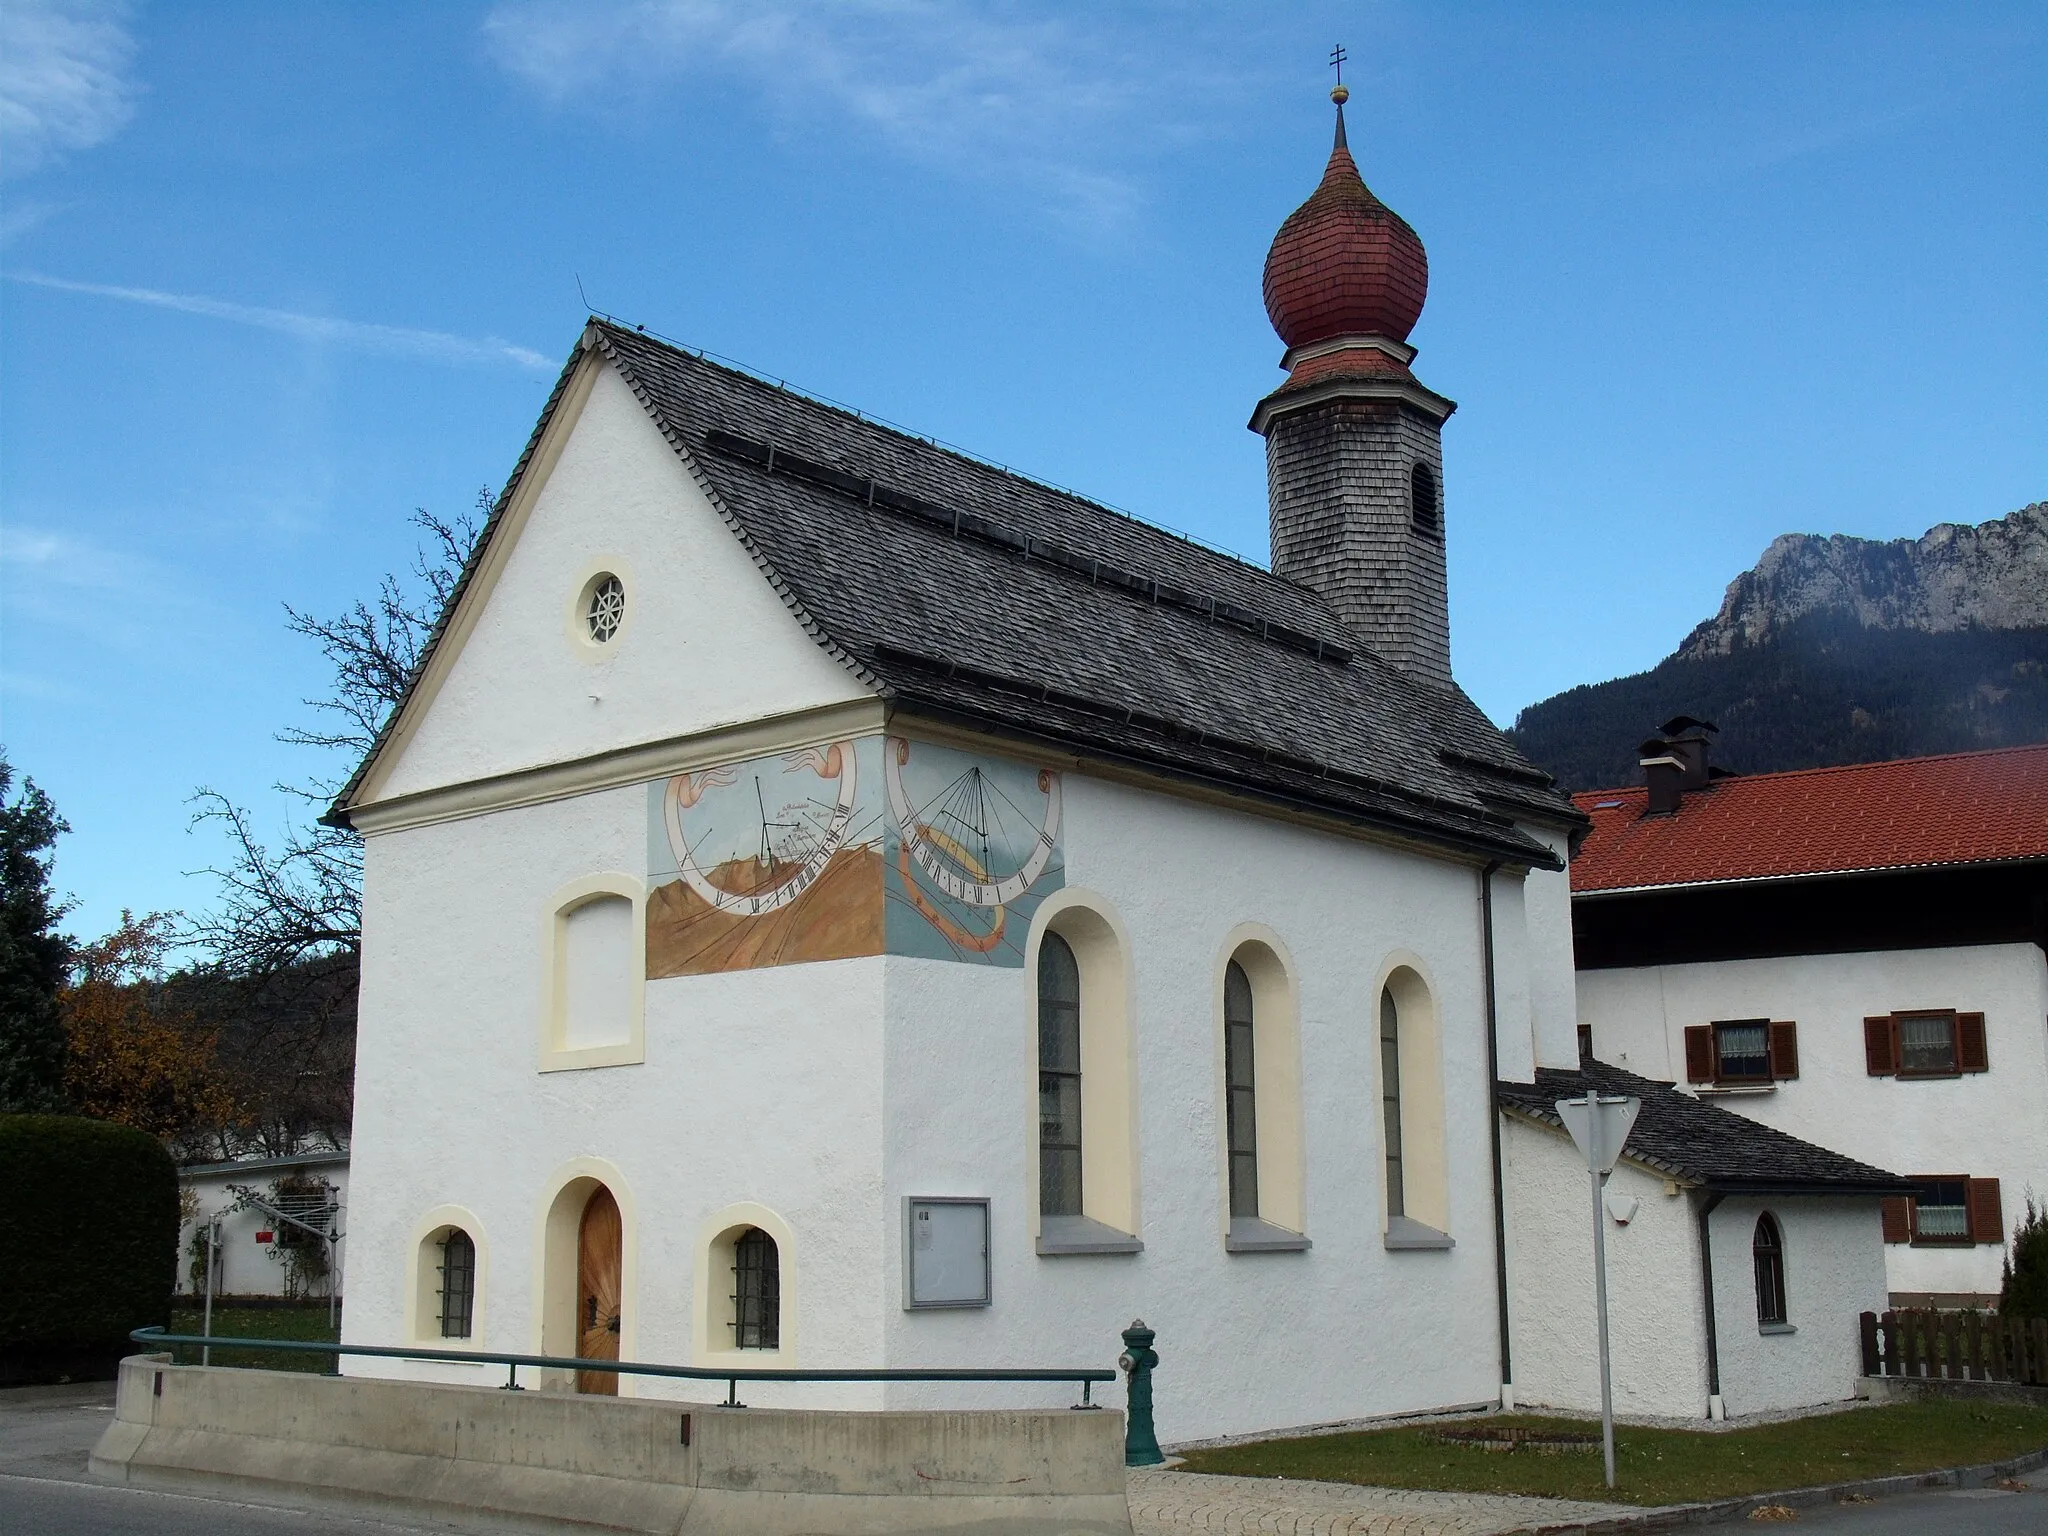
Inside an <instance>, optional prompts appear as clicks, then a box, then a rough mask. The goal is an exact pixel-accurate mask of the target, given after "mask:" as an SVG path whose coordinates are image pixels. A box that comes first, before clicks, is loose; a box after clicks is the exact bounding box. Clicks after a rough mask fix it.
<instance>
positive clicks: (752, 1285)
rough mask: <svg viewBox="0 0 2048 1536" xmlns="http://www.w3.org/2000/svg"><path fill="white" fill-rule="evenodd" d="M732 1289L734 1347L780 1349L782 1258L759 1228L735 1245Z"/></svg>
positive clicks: (744, 1233)
mask: <svg viewBox="0 0 2048 1536" xmlns="http://www.w3.org/2000/svg"><path fill="white" fill-rule="evenodd" d="M732 1289H733V1294H732V1336H733V1348H735V1349H779V1348H781V1346H782V1258H781V1254H780V1253H779V1252H778V1250H777V1249H776V1246H775V1239H774V1238H772V1237H770V1236H769V1235H768V1234H767V1233H766V1232H763V1231H762V1230H761V1229H760V1228H759V1227H749V1228H747V1230H746V1231H744V1232H742V1233H741V1234H740V1236H739V1240H738V1241H737V1242H735V1243H734V1244H733V1245H732Z"/></svg>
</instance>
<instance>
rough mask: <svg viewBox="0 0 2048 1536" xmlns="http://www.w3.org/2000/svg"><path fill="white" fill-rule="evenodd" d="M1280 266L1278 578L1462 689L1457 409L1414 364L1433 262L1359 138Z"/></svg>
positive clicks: (1297, 220)
mask: <svg viewBox="0 0 2048 1536" xmlns="http://www.w3.org/2000/svg"><path fill="white" fill-rule="evenodd" d="M1349 96H1350V92H1348V91H1347V90H1346V89H1345V88H1344V87H1343V86H1342V85H1339V86H1338V87H1337V88H1336V89H1335V90H1333V91H1332V92H1331V93H1330V99H1331V100H1332V101H1334V102H1335V103H1336V104H1337V139H1336V144H1335V145H1334V147H1332V149H1331V150H1330V161H1329V164H1328V165H1327V166H1325V167H1324V169H1323V179H1322V183H1321V185H1319V186H1318V187H1317V188H1316V189H1315V191H1314V193H1312V194H1311V195H1310V197H1309V200H1308V201H1307V202H1305V203H1303V204H1302V205H1301V206H1300V207H1299V208H1297V209H1295V210H1294V212H1293V213H1291V214H1289V215H1288V216H1287V221H1286V222H1285V223H1284V224H1282V225H1281V226H1280V232H1279V234H1277V235H1276V236H1274V238H1273V248H1272V250H1271V251H1269V252H1268V253H1267V255H1266V277H1265V292H1266V313H1267V315H1268V316H1269V317H1270V318H1271V319H1272V322H1273V329H1274V330H1275V331H1277V332H1279V335H1280V339H1281V341H1282V342H1284V343H1285V344H1286V346H1287V352H1286V355H1285V356H1284V357H1282V358H1281V360H1280V366H1281V367H1283V368H1285V369H1286V370H1287V381H1286V382H1285V383H1284V384H1282V385H1281V386H1280V387H1279V388H1278V389H1276V390H1274V391H1273V393H1272V394H1270V395H1268V396H1266V398H1265V399H1263V400H1261V401H1260V402H1259V407H1258V410H1257V411H1255V412H1254V413H1253V415H1252V420H1251V427H1252V430H1253V431H1254V432H1257V433H1260V434H1261V435H1262V436H1264V438H1265V439H1266V486H1267V501H1268V504H1269V507H1270V510H1271V515H1272V540H1273V542H1272V551H1273V571H1274V573H1275V574H1276V575H1279V576H1284V577H1286V578H1287V579H1288V580H1290V581H1296V582H1300V583H1301V584H1302V585H1303V586H1307V587H1311V588H1313V589H1314V590H1315V591H1317V592H1319V593H1320V594H1321V595H1322V596H1323V597H1324V599H1325V600H1327V601H1328V602H1329V603H1330V605H1331V606H1332V607H1333V608H1334V609H1335V610H1336V612H1337V615H1338V617H1339V618H1341V619H1342V620H1343V621H1344V622H1345V623H1346V624H1347V625H1349V626H1350V627H1351V628H1352V629H1353V630H1354V631H1355V632H1356V633H1357V634H1358V637H1359V639H1360V640H1361V641H1362V642H1364V644H1366V645H1367V646H1369V647H1371V649H1372V650H1374V651H1375V652H1377V653H1378V654H1379V655H1381V656H1382V657H1384V658H1385V659H1386V660H1388V661H1390V662H1392V663H1393V664H1394V665H1395V666H1397V667H1400V668H1401V669H1402V670H1403V671H1405V672H1407V673H1409V674H1410V675H1411V676H1413V677H1415V678H1417V679H1418V680H1420V681H1423V682H1426V683H1430V684H1432V685H1434V686H1436V687H1440V688H1448V687H1450V686H1451V634H1450V605H1449V600H1448V596H1447V593H1446V591H1445V584H1444V520H1443V446H1442V443H1441V441H1440V433H1441V430H1442V427H1443V424H1444V421H1445V420H1446V418H1448V417H1449V416H1450V414H1451V412H1452V411H1454V410H1456V409H1457V406H1456V404H1455V402H1453V401H1450V400H1447V399H1445V398H1444V397H1443V396H1442V395H1439V394H1437V393H1436V392H1435V391H1433V390H1430V389H1426V388H1424V387H1423V385H1422V384H1421V383H1419V382H1418V381H1417V380H1416V378H1415V375H1414V374H1412V373H1410V372H1409V371H1408V365H1409V364H1410V363H1411V362H1413V361H1414V359H1415V349H1414V348H1413V347H1411V346H1409V345H1408V333H1409V331H1411V330H1412V329H1414V326H1415V322H1416V320H1417V319H1419V318H1420V317H1421V314H1422V303H1423V299H1424V298H1425V297H1426V296H1427V295H1428V292H1429V259H1428V257H1427V256H1426V255H1424V253H1423V249H1422V241H1421V240H1420V239H1418V238H1417V237H1416V234H1415V231H1414V230H1412V229H1410V228H1409V227H1408V224H1407V222H1406V221H1405V220H1404V219H1402V217H1401V216H1400V215H1399V214H1397V213H1395V212H1394V211H1393V210H1392V209H1391V208H1389V207H1387V205H1386V204H1385V203H1383V202H1381V201H1380V200H1379V199H1378V198H1377V197H1374V196H1373V194H1372V192H1371V190H1370V189H1369V188H1368V187H1367V186H1366V184H1365V182H1364V181H1363V180H1362V179H1361V178H1360V176H1359V174H1358V166H1357V164H1356V163H1355V162H1354V161H1353V160H1352V158H1351V150H1350V148H1349V146H1348V145H1347V143H1346V141H1345V136H1344V103H1345V101H1346V100H1347V99H1348V98H1349Z"/></svg>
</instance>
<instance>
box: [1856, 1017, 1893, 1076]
mask: <svg viewBox="0 0 2048 1536" xmlns="http://www.w3.org/2000/svg"><path fill="white" fill-rule="evenodd" d="M1863 1069H1864V1070H1865V1071H1866V1072H1868V1073H1869V1074H1870V1075H1871V1076H1872V1077H1889V1076H1890V1075H1891V1074H1892V1073H1894V1072H1896V1071H1898V1070H1899V1056H1898V1052H1896V1051H1894V1050H1893V1049H1892V1016H1891V1015H1890V1014H1888V1013H1887V1014H1884V1015H1882V1016H1880V1017H1878V1018H1874V1019H1865V1020H1864V1021H1863Z"/></svg>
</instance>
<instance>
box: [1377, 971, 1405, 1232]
mask: <svg viewBox="0 0 2048 1536" xmlns="http://www.w3.org/2000/svg"><path fill="white" fill-rule="evenodd" d="M1380 1113H1381V1116H1382V1118H1383V1120H1384V1122H1385V1129H1386V1143H1387V1219H1388V1220H1389V1221H1391V1220H1393V1218H1394V1217H1396V1216H1405V1215H1407V1214H1408V1198H1407V1180H1406V1179H1405V1178H1404V1177H1403V1174H1402V1169H1401V1010H1400V1007H1399V1005H1398V1004H1396V1003H1395V1001H1394V989H1393V988H1392V987H1388V988H1387V989H1386V990H1385V991H1383V992H1381V993H1380Z"/></svg>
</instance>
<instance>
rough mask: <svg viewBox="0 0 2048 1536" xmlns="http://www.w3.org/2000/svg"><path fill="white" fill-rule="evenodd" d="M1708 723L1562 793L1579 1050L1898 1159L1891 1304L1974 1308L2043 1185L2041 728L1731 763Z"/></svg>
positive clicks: (2045, 1027) (2045, 932) (2047, 807)
mask: <svg viewBox="0 0 2048 1536" xmlns="http://www.w3.org/2000/svg"><path fill="white" fill-rule="evenodd" d="M1714 734H1715V730H1714V727H1713V726H1711V725H1709V724H1707V723H1705V722H1702V721H1697V720H1691V719H1687V718H1681V719H1678V720H1673V721H1670V722H1668V723H1667V724H1666V726H1665V727H1664V729H1663V732H1662V734H1661V735H1659V736H1658V737H1656V738H1653V739H1652V740H1651V741H1650V742H1649V743H1646V745H1645V748H1644V752H1643V763H1644V770H1645V776H1646V782H1645V783H1643V784H1640V785H1635V786H1631V787H1628V788H1623V789H1615V790H1600V791H1595V792H1590V793H1586V794H1581V795H1578V796H1575V797H1574V798H1575V800H1576V803H1577V804H1578V806H1579V808H1580V809H1581V810H1583V811H1584V812H1585V813H1586V814H1587V815H1588V816H1589V817H1590V818H1591V819H1592V823H1593V830H1592V832H1591V834H1590V835H1589V836H1588V837H1587V839H1586V842H1585V845H1584V846H1583V847H1582V848H1581V849H1580V850H1579V852H1578V855H1577V857H1576V858H1575V859H1574V860H1573V863H1572V868H1571V881H1572V926H1573V931H1574V938H1575V947H1576V953H1577V960H1578V998H1579V1020H1580V1024H1581V1028H1582V1029H1583V1030H1584V1031H1585V1032H1586V1034H1587V1036H1588V1037H1589V1041H1590V1049H1591V1052H1592V1053H1593V1054H1594V1055H1596V1056H1597V1057H1598V1058H1599V1059H1600V1060H1602V1061H1606V1062H1611V1063H1614V1064H1615V1065H1618V1066H1621V1067H1625V1068H1627V1069H1628V1070H1629V1071H1631V1072H1636V1073H1639V1074H1641V1075H1643V1076H1645V1077H1653V1078H1664V1079H1676V1080H1679V1081H1682V1082H1683V1084H1684V1085H1685V1089H1686V1091H1687V1092H1689V1093H1692V1094H1695V1095H1697V1096H1698V1097H1700V1098H1702V1099H1711V1100H1713V1101H1714V1102H1716V1103H1719V1104H1721V1105H1722V1106H1724V1107H1726V1108H1728V1109H1732V1110H1734V1111H1736V1112H1737V1113H1739V1114H1742V1115H1745V1116H1748V1117H1749V1118H1751V1119H1754V1120H1757V1121H1761V1122H1763V1123H1764V1124H1767V1125H1771V1126H1775V1127H1776V1128H1778V1129H1779V1130H1782V1131H1789V1132H1791V1133H1792V1134H1794V1135H1797V1136H1802V1137H1808V1138H1810V1139H1812V1140H1814V1141H1817V1142H1821V1143H1823V1144H1825V1145H1827V1146H1829V1147H1834V1148H1837V1149H1839V1150H1841V1151H1842V1152H1844V1153H1847V1154H1849V1155H1850V1156H1853V1157H1857V1158H1863V1159H1867V1160H1868V1161H1870V1162H1872V1163H1876V1164H1878V1165H1880V1166H1882V1167H1885V1168H1890V1169H1895V1170H1897V1171H1898V1172H1900V1173H1902V1174H1905V1175H1907V1176H1908V1177H1909V1178H1910V1179H1911V1180H1912V1182H1913V1186H1914V1187H1913V1190H1912V1192H1911V1193H1910V1194H1908V1195H1903V1196H1899V1197H1896V1198H1894V1199H1892V1200H1890V1201H1888V1202H1887V1204H1886V1207H1885V1219H1884V1235H1885V1241H1886V1244H1887V1248H1886V1273H1887V1277H1888V1286H1889V1290H1890V1294H1891V1300H1892V1302H1893V1304H1894V1305H1898V1306H1987V1305H1990V1304H1991V1303H1992V1302H1993V1301H1995V1299H1996V1297H1997V1294H1998V1288H1999V1276H2000V1269H2001V1264H2002V1260H2003V1258H2004V1254H2005V1243H2006V1238H2007V1234H2008V1233H2009V1231H2010V1230H2011V1228H2012V1226H2013V1225H2014V1222H2015V1219H2016V1218H2017V1216H2018V1214H2019V1213H2020V1211H2021V1209H2022V1208H2023V1206H2024V1202H2025V1200H2026V1199H2027V1198H2028V1197H2029V1196H2031V1197H2033V1198H2035V1199H2037V1200H2040V1199H2043V1198H2048V1107H2044V1106H2048V746H2031V747H2013V748H2006V749H2000V750H1995V751H1985V752H1965V753H1957V754H1953V755H1949V756H1944V757H1925V758H1913V759H1908V760H1905V761H1899V762H1883V763H1863V764H1857V765H1854V766H1850V767H1842V768H1815V769H1808V770H1803V771H1799V772H1792V773H1760V774H1753V775H1741V776H1733V775H1722V774H1719V773H1716V772H1715V771H1714V769H1713V767H1712V764H1711V762H1710V752H1711V742H1712V739H1713V736H1714Z"/></svg>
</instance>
